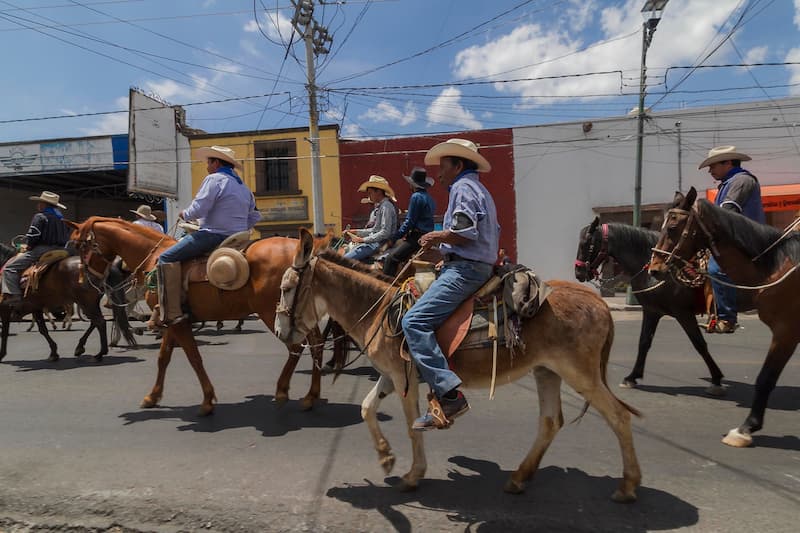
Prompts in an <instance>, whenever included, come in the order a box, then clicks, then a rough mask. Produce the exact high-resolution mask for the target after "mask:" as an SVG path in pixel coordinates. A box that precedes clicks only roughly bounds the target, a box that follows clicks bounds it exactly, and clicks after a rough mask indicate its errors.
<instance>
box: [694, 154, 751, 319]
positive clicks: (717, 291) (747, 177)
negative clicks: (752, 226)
mask: <svg viewBox="0 0 800 533" xmlns="http://www.w3.org/2000/svg"><path fill="white" fill-rule="evenodd" d="M750 160H751V157H750V156H749V155H747V154H743V153H741V152H737V151H736V147H735V146H719V147H717V148H712V149H711V150H709V152H708V157H707V158H706V159H704V160H703V162H702V163H700V166H699V167H697V168H703V167H708V173H709V174H711V176H712V177H713V178H714V179H715V180H719V182H720V183H719V186H718V187H717V188H718V191H717V198H716V200H715V201H714V203H715V204H717V205H718V206H720V207H722V208H723V209H730V210H731V211H735V212H737V213H739V214H741V215H744V216H746V217H747V218H749V219H752V220H755V221H756V222H759V223H761V224H764V222H765V221H766V216H765V215H764V205H763V204H762V203H761V186H760V185H759V183H758V178H756V177H755V176H754V175H753V174H752V173H750V172H749V171H747V170H744V169H743V168H742V161H750ZM708 273H709V274H711V275H712V276H713V277H712V278H711V286H712V288H713V289H714V301H715V302H716V305H717V319H718V320H717V324H716V327H715V329H714V330H712V331H709V333H733V332H734V331H736V320H737V313H736V289H735V288H734V287H731V286H726V285H723V284H721V283H719V282H718V281H717V280H720V281H723V282H725V283H732V282H731V280H730V278H729V277H728V276H727V275H726V274H725V273H724V272H722V270H720V267H719V264H718V263H717V261H716V259H714V257H713V256H711V258H710V259H709V261H708Z"/></svg>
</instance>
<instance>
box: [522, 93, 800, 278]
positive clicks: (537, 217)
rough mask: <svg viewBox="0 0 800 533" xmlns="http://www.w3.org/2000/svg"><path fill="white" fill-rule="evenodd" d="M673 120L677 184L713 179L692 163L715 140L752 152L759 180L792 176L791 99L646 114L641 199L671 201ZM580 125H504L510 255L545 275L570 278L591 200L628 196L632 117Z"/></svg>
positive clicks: (799, 164) (795, 108)
mask: <svg viewBox="0 0 800 533" xmlns="http://www.w3.org/2000/svg"><path fill="white" fill-rule="evenodd" d="M677 121H680V122H681V126H680V129H681V150H682V162H683V163H682V165H681V170H682V175H683V180H682V186H681V189H682V191H683V192H686V191H687V190H688V188H689V187H690V186H695V187H696V188H697V189H698V191H699V193H700V194H701V195H704V194H705V190H706V189H708V188H715V187H716V182H714V181H713V180H712V178H711V176H709V174H708V172H707V170H708V169H704V170H698V169H697V166H698V164H699V163H700V161H702V160H703V159H704V158H705V157H706V155H707V153H708V150H709V149H710V148H712V147H714V146H722V145H735V146H737V148H738V149H739V150H741V151H743V152H745V153H747V154H749V155H750V156H752V158H753V161H750V162H747V163H745V164H744V165H743V167H745V168H747V169H748V170H751V171H752V172H753V173H754V174H755V175H756V176H758V178H759V180H760V181H761V184H762V185H775V184H788V183H800V128H798V127H797V126H795V125H800V99H798V98H793V99H781V100H775V101H774V102H761V103H747V104H737V105H731V106H719V107H714V108H702V109H691V110H689V109H687V110H681V111H671V112H668V113H667V112H665V113H655V114H653V115H652V117H651V119H650V120H649V121H648V122H647V123H646V126H645V136H646V137H645V143H644V164H643V173H642V175H643V177H642V204H660V203H668V202H671V200H672V198H673V196H674V193H675V191H676V190H677V189H678V175H679V172H678V143H677V128H676V125H675V123H676V122H677ZM585 129H588V127H586V128H585V127H584V124H583V123H580V122H575V123H564V124H553V125H544V126H532V127H524V128H515V129H514V130H513V135H514V166H515V176H516V183H515V188H516V199H517V200H516V202H517V209H516V212H517V227H518V232H517V245H518V248H519V260H520V262H522V263H524V264H527V265H529V266H531V267H533V268H535V269H536V271H537V272H538V273H540V274H541V275H542V276H543V277H544V278H545V279H550V278H561V279H573V261H574V260H575V254H576V250H577V240H578V233H579V231H580V228H582V227H583V226H585V225H587V224H589V222H590V221H591V220H592V218H593V217H594V216H595V213H596V211H595V208H599V207H611V206H628V208H630V205H631V204H632V203H633V195H634V192H633V190H634V176H635V156H636V118H635V117H624V118H617V119H605V120H593V121H592V124H591V128H590V129H589V131H588V132H584V130H585ZM796 136H797V138H795V137H796ZM642 222H643V223H647V222H649V221H648V220H646V219H644V218H643V220H642Z"/></svg>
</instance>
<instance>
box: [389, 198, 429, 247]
mask: <svg viewBox="0 0 800 533" xmlns="http://www.w3.org/2000/svg"><path fill="white" fill-rule="evenodd" d="M435 212H436V202H434V200H433V197H432V196H431V195H430V194H428V191H426V190H425V189H417V190H416V191H415V192H414V194H412V195H411V200H409V202H408V213H407V214H406V219H405V221H403V224H402V225H401V226H400V229H398V230H397V233H395V234H394V236H393V237H392V240H393V241H396V240H398V239H402V238H403V237H405V236H406V234H408V232H410V231H411V230H414V229H416V230H418V231H420V232H422V233H428V232H430V231H433V214H434V213H435Z"/></svg>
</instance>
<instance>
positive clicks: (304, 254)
mask: <svg viewBox="0 0 800 533" xmlns="http://www.w3.org/2000/svg"><path fill="white" fill-rule="evenodd" d="M313 252H314V236H313V235H311V233H310V232H309V231H308V230H307V229H305V228H300V242H298V243H297V252H295V254H294V267H295V268H303V267H305V266H306V265H307V264H308V262H309V261H310V260H311V254H312V253H313Z"/></svg>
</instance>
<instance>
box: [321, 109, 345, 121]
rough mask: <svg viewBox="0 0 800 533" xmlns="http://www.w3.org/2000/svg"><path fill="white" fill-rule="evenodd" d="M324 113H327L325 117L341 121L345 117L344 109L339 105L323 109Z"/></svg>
mask: <svg viewBox="0 0 800 533" xmlns="http://www.w3.org/2000/svg"><path fill="white" fill-rule="evenodd" d="M322 114H323V115H325V118H328V119H330V120H332V121H334V122H341V121H342V119H343V118H344V111H343V110H342V109H340V108H338V107H329V108H328V109H326V110H325V111H323V112H322Z"/></svg>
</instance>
